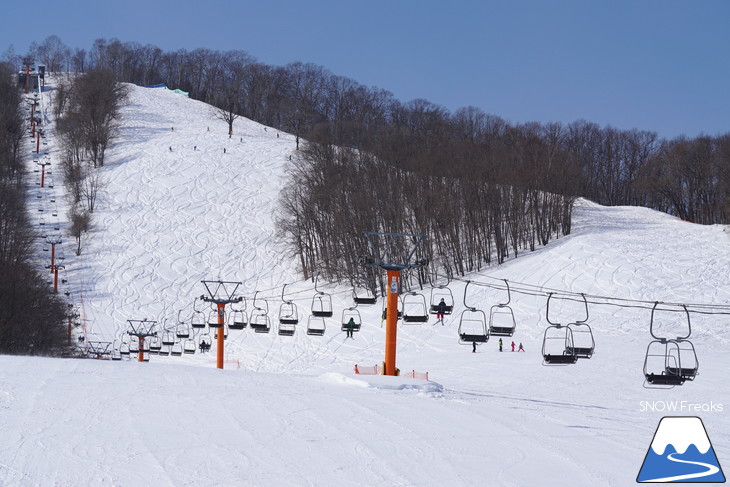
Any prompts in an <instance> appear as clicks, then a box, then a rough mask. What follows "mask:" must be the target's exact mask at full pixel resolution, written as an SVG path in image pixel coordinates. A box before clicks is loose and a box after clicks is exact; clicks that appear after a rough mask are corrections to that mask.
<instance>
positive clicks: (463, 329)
mask: <svg viewBox="0 0 730 487" xmlns="http://www.w3.org/2000/svg"><path fill="white" fill-rule="evenodd" d="M469 284H471V281H467V282H466V286H464V307H465V308H466V309H465V310H464V311H462V312H461V316H460V317H459V343H461V344H463V345H471V344H473V343H486V342H488V341H489V328H488V327H487V315H486V314H485V313H484V311H482V310H480V309H477V308H476V307H474V306H469V305H468V304H467V303H466V291H467V289H468V288H469Z"/></svg>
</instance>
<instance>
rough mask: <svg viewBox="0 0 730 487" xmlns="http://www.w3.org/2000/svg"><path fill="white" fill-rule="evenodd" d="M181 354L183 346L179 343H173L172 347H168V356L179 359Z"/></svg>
mask: <svg viewBox="0 0 730 487" xmlns="http://www.w3.org/2000/svg"><path fill="white" fill-rule="evenodd" d="M182 354H183V346H182V343H180V342H175V344H174V345H172V346H171V347H170V355H172V356H173V357H179V356H181V355H182Z"/></svg>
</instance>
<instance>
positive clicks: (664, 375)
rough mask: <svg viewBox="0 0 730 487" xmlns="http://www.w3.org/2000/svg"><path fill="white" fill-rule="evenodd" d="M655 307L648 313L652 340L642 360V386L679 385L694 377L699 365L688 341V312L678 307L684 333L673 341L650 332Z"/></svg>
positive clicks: (689, 325)
mask: <svg viewBox="0 0 730 487" xmlns="http://www.w3.org/2000/svg"><path fill="white" fill-rule="evenodd" d="M658 305H659V303H658V302H655V303H654V306H653V307H652V310H651V321H650V325H649V332H650V333H651V336H652V337H653V338H654V340H652V341H651V342H650V343H649V345H648V346H647V348H646V358H645V359H644V378H645V379H646V380H645V382H644V387H647V388H649V387H662V386H665V387H669V388H671V387H674V386H681V385H682V384H684V383H685V381H688V380H689V381H692V380H694V379H695V377H696V376H697V372H698V369H699V362H698V360H697V353H696V352H695V348H694V345H693V344H692V342H691V341H689V340H688V338H689V337H690V336H691V335H692V323H691V321H690V316H689V311H688V310H687V307H686V306H685V305H682V308H683V309H684V312H685V315H686V316H687V334H686V335H684V336H681V337H677V338H666V337H660V336H657V334H656V333H655V330H654V312H655V310H656V309H657V306H658Z"/></svg>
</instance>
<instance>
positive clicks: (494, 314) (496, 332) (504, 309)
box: [489, 279, 517, 337]
mask: <svg viewBox="0 0 730 487" xmlns="http://www.w3.org/2000/svg"><path fill="white" fill-rule="evenodd" d="M504 283H505V284H506V285H507V302H506V303H499V304H495V305H494V306H492V307H491V308H490V309H489V334H490V335H493V336H503V337H511V336H512V335H514V333H515V328H516V327H517V322H516V321H515V313H514V311H513V310H512V307H511V306H510V305H509V303H510V301H511V299H512V295H511V293H510V289H509V282H507V280H506V279H505V280H504Z"/></svg>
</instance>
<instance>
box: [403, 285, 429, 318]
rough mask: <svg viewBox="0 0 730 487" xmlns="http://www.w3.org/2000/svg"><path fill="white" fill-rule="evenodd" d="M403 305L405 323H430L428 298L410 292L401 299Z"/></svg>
mask: <svg viewBox="0 0 730 487" xmlns="http://www.w3.org/2000/svg"><path fill="white" fill-rule="evenodd" d="M401 300H402V304H403V323H426V322H427V321H428V306H427V305H426V296H424V295H423V294H420V293H417V292H410V293H407V294H404V295H403V296H402V297H401Z"/></svg>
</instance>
